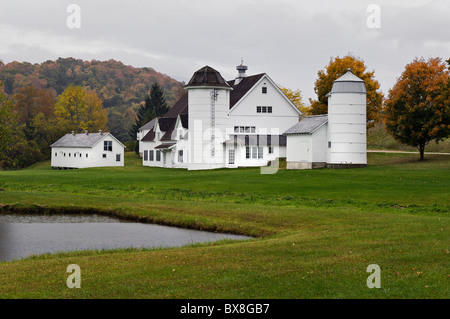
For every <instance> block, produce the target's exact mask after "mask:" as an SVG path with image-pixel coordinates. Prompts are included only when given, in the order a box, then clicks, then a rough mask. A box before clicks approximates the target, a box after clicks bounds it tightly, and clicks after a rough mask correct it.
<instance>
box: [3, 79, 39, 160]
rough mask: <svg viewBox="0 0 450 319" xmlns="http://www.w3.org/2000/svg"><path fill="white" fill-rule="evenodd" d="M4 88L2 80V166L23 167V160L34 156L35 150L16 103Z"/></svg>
mask: <svg viewBox="0 0 450 319" xmlns="http://www.w3.org/2000/svg"><path fill="white" fill-rule="evenodd" d="M2 88H3V83H2V82H0V168H16V167H22V166H25V165H23V161H26V160H28V159H29V158H31V157H33V150H30V149H29V146H28V143H27V141H26V139H25V136H24V134H23V132H22V125H20V124H19V120H18V115H17V113H15V112H14V103H13V101H12V100H11V99H9V98H8V97H7V96H6V95H5V94H4V93H3V90H2Z"/></svg>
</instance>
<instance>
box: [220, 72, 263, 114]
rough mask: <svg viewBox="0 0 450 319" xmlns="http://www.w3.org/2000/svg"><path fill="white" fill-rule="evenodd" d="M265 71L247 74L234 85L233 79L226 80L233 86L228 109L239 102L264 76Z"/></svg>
mask: <svg viewBox="0 0 450 319" xmlns="http://www.w3.org/2000/svg"><path fill="white" fill-rule="evenodd" d="M264 74H265V73H260V74H256V75H251V76H247V77H245V78H242V80H241V81H240V82H239V83H238V84H237V85H236V86H235V85H234V82H235V80H232V81H228V84H229V85H230V86H231V87H232V88H233V91H231V93H230V109H231V108H232V107H233V106H234V105H235V104H236V103H237V102H239V101H240V100H241V99H242V98H243V97H244V95H245V94H247V92H248V91H250V89H251V88H252V87H254V86H255V84H256V83H258V81H259V80H260V79H261V78H262V77H263V76H264Z"/></svg>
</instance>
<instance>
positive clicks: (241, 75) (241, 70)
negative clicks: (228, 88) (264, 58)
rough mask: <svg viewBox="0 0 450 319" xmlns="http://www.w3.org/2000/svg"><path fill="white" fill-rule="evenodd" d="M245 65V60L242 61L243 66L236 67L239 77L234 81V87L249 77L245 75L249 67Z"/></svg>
mask: <svg viewBox="0 0 450 319" xmlns="http://www.w3.org/2000/svg"><path fill="white" fill-rule="evenodd" d="M243 64H244V60H242V59H241V64H240V65H238V66H237V67H236V70H238V75H237V77H236V79H235V81H234V85H238V84H239V82H241V81H242V79H243V78H245V77H246V76H247V74H245V71H247V70H248V67H247V66H246V65H243Z"/></svg>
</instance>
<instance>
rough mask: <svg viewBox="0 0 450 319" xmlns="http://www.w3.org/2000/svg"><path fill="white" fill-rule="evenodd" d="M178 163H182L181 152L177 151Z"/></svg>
mask: <svg viewBox="0 0 450 319" xmlns="http://www.w3.org/2000/svg"><path fill="white" fill-rule="evenodd" d="M178 162H180V163H183V150H179V151H178Z"/></svg>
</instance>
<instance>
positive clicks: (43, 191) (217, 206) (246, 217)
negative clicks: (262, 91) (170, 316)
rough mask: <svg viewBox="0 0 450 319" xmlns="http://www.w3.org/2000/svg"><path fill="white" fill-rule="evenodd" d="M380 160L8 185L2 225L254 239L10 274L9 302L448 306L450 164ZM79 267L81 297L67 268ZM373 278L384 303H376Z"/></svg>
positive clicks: (39, 260)
mask: <svg viewBox="0 0 450 319" xmlns="http://www.w3.org/2000/svg"><path fill="white" fill-rule="evenodd" d="M417 158H418V155H414V154H381V153H371V154H369V166H368V167H367V168H360V169H341V170H331V169H319V170H304V171H291V170H280V171H279V172H278V173H276V174H274V175H262V174H260V170H259V169H258V168H242V169H233V170H228V169H221V170H211V171H186V170H179V169H161V168H149V167H142V166H141V162H140V159H138V158H137V157H136V155H134V154H132V153H128V154H126V158H125V160H126V166H125V167H123V168H95V169H83V170H66V171H62V170H61V171H55V170H53V171H52V170H50V168H49V163H48V162H46V163H40V164H38V165H35V166H34V167H30V168H29V169H25V170H20V171H2V172H0V188H2V189H4V191H0V205H1V211H2V212H14V213H57V212H64V213H78V212H86V213H94V212H95V213H104V214H110V215H116V216H122V217H127V218H131V219H135V220H138V221H145V222H154V223H161V224H166V225H174V226H180V227H187V228H195V229H202V230H211V231H220V232H230V233H236V234H245V235H250V236H253V237H254V238H253V239H250V240H245V241H222V242H218V243H214V244H212V243H210V244H198V245H192V246H186V247H182V248H171V249H158V250H145V249H141V250H137V249H126V250H115V251H81V252H72V253H63V254H55V255H45V256H40V257H34V258H29V259H24V260H20V261H12V262H2V263H0V297H1V298H449V297H450V259H449V258H450V254H449V249H450V234H449V227H450V216H449V210H450V204H449V190H450V173H449V172H450V156H443V155H428V156H427V159H426V160H425V161H422V162H419V161H418V160H417ZM69 264H78V265H79V266H80V267H81V271H82V285H81V289H69V288H67V286H66V279H67V276H68V275H69V274H68V273H66V268H67V266H68V265H69ZM370 264H377V265H379V266H380V268H381V287H382V288H381V289H376V288H375V289H369V288H368V287H367V285H366V280H367V277H368V276H369V275H370V273H368V272H366V269H367V267H368V266H369V265H370Z"/></svg>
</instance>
